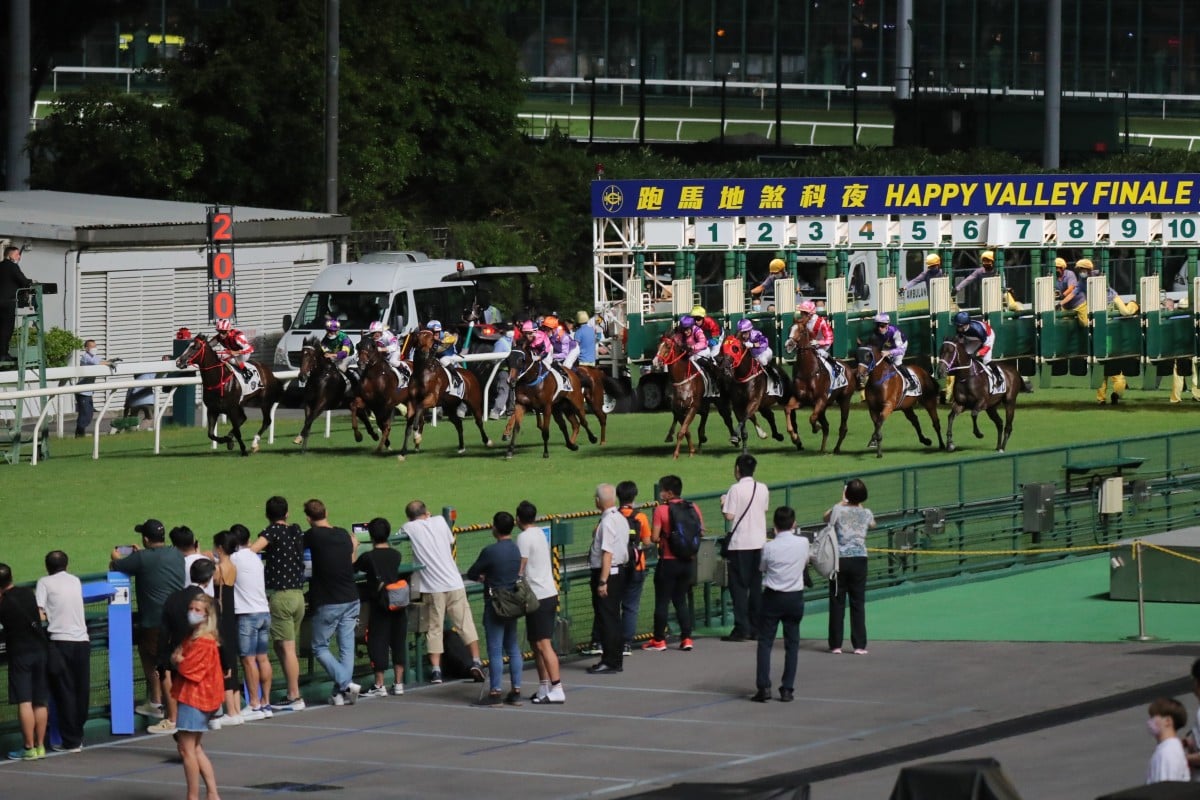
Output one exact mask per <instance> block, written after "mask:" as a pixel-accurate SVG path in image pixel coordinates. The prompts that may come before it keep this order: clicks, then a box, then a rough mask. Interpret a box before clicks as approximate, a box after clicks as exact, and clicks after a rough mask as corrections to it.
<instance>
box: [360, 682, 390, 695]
mask: <svg viewBox="0 0 1200 800" xmlns="http://www.w3.org/2000/svg"><path fill="white" fill-rule="evenodd" d="M362 696H363V697H387V696H388V690H387V687H386V686H380V685H379V684H375V685H374V686H372V687H371V688H370V689H367V690H366V691H365V692H363V694H362Z"/></svg>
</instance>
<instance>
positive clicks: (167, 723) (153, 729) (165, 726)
mask: <svg viewBox="0 0 1200 800" xmlns="http://www.w3.org/2000/svg"><path fill="white" fill-rule="evenodd" d="M174 732H175V723H174V722H171V720H169V719H164V720H161V721H159V722H156V723H154V724H153V725H150V726H149V727H147V728H146V733H174Z"/></svg>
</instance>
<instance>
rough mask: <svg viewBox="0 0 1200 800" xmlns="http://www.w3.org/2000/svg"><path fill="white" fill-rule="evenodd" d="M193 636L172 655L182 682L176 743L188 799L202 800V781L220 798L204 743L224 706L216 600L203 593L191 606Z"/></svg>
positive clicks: (177, 695)
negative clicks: (211, 721) (206, 732)
mask: <svg viewBox="0 0 1200 800" xmlns="http://www.w3.org/2000/svg"><path fill="white" fill-rule="evenodd" d="M187 620H188V624H190V625H191V626H192V627H191V635H190V636H188V637H187V639H186V640H185V641H184V642H183V644H181V645H180V646H179V647H177V648H175V650H174V652H172V653H171V663H172V665H173V666H174V668H175V673H176V674H177V675H178V676H179V680H178V681H177V682H176V683H175V685H174V687H173V688H172V694H173V695H174V696H175V700H176V701H177V702H178V703H179V731H178V732H177V733H176V734H175V742H176V744H177V746H178V749H179V757H180V758H181V759H182V760H183V775H184V779H185V780H186V781H187V800H200V780H201V779H203V780H204V789H205V792H206V794H207V796H208V797H209V798H216V797H217V778H216V775H215V773H214V772H213V766H212V762H211V761H209V760H208V755H207V754H206V753H205V752H204V747H203V746H201V744H200V737H201V736H203V735H204V730H205V727H206V726H207V725H208V721H209V717H211V716H212V713H213V712H214V711H216V710H217V709H218V708H220V707H221V687H222V680H221V657H220V656H219V655H218V654H217V614H216V610H215V609H214V608H213V601H212V598H210V597H209V596H208V595H206V594H204V593H203V592H201V593H198V594H197V595H196V596H195V597H193V598H192V600H191V602H190V603H188V607H187Z"/></svg>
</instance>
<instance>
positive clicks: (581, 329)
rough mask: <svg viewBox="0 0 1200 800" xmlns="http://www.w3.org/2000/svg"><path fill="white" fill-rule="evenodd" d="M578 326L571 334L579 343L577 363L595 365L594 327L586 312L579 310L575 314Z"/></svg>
mask: <svg viewBox="0 0 1200 800" xmlns="http://www.w3.org/2000/svg"><path fill="white" fill-rule="evenodd" d="M575 321H576V322H578V323H579V324H578V326H576V328H575V332H574V333H573V334H571V335H572V336H574V337H575V341H576V342H578V343H579V363H580V364H581V365H583V366H585V367H594V366H596V328H595V326H593V325H592V324H591V322H590V319H589V317H588V313H587V312H586V311H580V312H579V313H578V314H576V315H575Z"/></svg>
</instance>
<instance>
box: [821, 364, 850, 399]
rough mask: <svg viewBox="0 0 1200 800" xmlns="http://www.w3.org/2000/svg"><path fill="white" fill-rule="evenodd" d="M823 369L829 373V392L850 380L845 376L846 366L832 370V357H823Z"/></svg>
mask: <svg viewBox="0 0 1200 800" xmlns="http://www.w3.org/2000/svg"><path fill="white" fill-rule="evenodd" d="M825 371H826V372H828V373H829V391H830V393H832V392H835V391H837V390H838V389H841V388H842V387H843V386H845V385H846V384H847V383H849V382H850V379H849V378H847V377H846V368H845V367H844V366H843V367H841V368H840V369H837V370H834V368H833V360H832V359H825Z"/></svg>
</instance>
